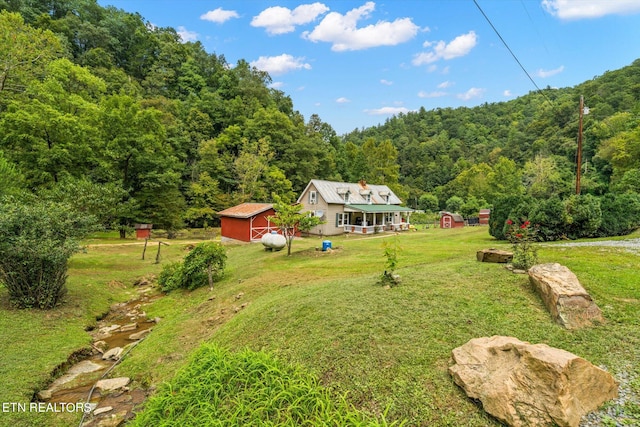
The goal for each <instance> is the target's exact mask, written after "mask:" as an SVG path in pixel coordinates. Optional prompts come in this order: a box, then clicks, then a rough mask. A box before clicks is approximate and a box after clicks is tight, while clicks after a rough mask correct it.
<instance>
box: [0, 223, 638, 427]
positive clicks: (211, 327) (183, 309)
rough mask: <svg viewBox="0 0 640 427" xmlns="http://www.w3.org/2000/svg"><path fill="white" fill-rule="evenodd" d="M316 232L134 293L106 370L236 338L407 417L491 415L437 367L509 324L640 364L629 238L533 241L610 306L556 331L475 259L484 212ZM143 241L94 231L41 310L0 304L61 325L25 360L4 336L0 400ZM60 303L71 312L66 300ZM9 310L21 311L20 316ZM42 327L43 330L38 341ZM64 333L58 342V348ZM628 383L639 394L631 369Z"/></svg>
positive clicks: (78, 339)
mask: <svg viewBox="0 0 640 427" xmlns="http://www.w3.org/2000/svg"><path fill="white" fill-rule="evenodd" d="M638 235H639V234H638V233H636V234H635V235H633V236H630V237H637V236H638ZM387 239H397V241H398V245H399V247H400V251H399V252H398V261H399V265H398V269H397V273H399V274H400V275H401V277H402V284H401V285H400V286H397V287H394V288H391V289H385V288H383V287H382V286H380V285H378V284H377V283H378V280H379V277H380V275H381V274H382V272H383V271H384V264H385V262H386V258H385V256H384V247H383V242H384V241H385V240H387ZM322 240H323V239H318V238H308V239H302V240H296V241H295V242H294V245H293V253H292V256H291V257H287V256H286V253H285V252H274V253H272V252H265V251H264V250H262V246H261V245H259V244H257V245H231V246H228V268H227V274H226V276H225V278H224V279H223V280H222V281H221V282H219V283H216V285H215V287H214V290H213V292H210V291H209V290H208V288H206V287H205V288H201V289H198V290H196V291H193V292H187V291H176V292H172V293H171V294H169V295H167V296H166V297H164V298H162V299H160V300H157V301H156V302H155V303H154V304H153V305H152V306H150V307H148V308H146V311H147V313H148V315H149V316H151V317H156V316H159V317H161V318H162V321H161V322H160V323H159V324H158V325H157V326H156V327H155V328H154V331H153V333H152V334H150V335H149V336H148V337H147V339H145V340H144V341H143V342H142V343H141V344H140V345H138V346H137V347H136V349H135V351H133V352H132V353H131V354H130V355H129V356H128V357H127V358H126V359H125V361H124V362H123V363H122V364H121V365H120V366H119V367H118V368H117V369H116V371H117V372H116V373H115V374H114V375H127V376H131V377H132V378H133V379H134V386H144V387H147V386H150V385H153V386H157V385H160V384H162V383H164V382H167V381H170V380H171V379H172V378H173V377H174V375H175V374H176V372H178V371H179V370H180V369H181V368H183V367H184V366H187V364H188V361H189V360H191V359H190V355H191V354H192V353H193V352H194V351H196V349H198V348H199V347H200V345H201V344H202V343H212V344H215V345H218V346H221V347H223V348H226V349H229V350H230V351H232V352H234V353H237V352H242V351H244V350H245V349H247V348H248V349H250V350H252V351H255V352H259V351H265V352H267V353H269V354H271V355H275V356H276V357H277V358H278V359H279V360H280V361H282V362H283V363H286V364H292V365H295V366H300V367H301V369H304V370H305V371H306V372H308V373H310V374H311V375H313V376H315V377H317V378H319V379H320V383H321V384H322V385H323V386H326V387H329V388H331V389H333V390H334V392H335V393H336V395H343V394H346V400H347V401H348V402H349V403H350V404H353V405H355V407H356V408H358V409H360V410H364V411H366V412H368V413H371V414H372V415H373V416H380V415H381V414H382V413H383V412H384V411H385V410H386V409H387V408H388V412H387V419H388V420H390V421H401V420H406V421H407V425H412V426H414V425H418V426H427V425H430V426H446V425H451V426H460V425H465V426H495V425H498V423H497V422H495V421H494V420H493V419H492V418H490V417H489V416H487V415H486V414H485V413H484V412H483V411H482V410H481V409H480V408H479V407H478V406H477V405H476V404H474V403H473V402H472V401H470V400H469V399H467V398H466V396H465V395H464V393H463V392H462V391H461V390H460V389H459V388H458V387H457V386H456V385H455V384H454V383H453V381H452V380H451V378H450V377H449V375H448V373H447V368H448V366H449V365H450V363H451V361H450V357H451V350H452V349H453V348H455V347H458V346H460V345H462V344H464V343H465V342H467V341H468V340H469V339H472V338H476V337H481V336H491V335H511V336H515V337H517V338H519V339H521V340H524V341H530V342H532V343H546V344H549V345H551V346H554V347H559V348H562V349H565V350H568V351H570V352H573V353H575V354H577V355H579V356H581V357H584V358H585V359H587V360H589V361H590V362H592V363H594V364H595V365H599V366H600V365H601V366H605V367H606V368H607V369H608V370H609V371H611V372H612V373H614V374H615V373H617V372H623V371H626V372H629V373H631V374H634V375H635V376H636V378H638V377H640V319H639V316H638V315H637V313H638V312H640V285H638V281H637V273H636V272H637V269H638V266H639V265H640V257H639V256H638V255H637V254H630V253H627V252H624V251H622V250H619V249H614V248H606V249H602V248H594V247H580V248H578V247H575V248H565V247H558V246H554V245H545V246H541V247H540V248H539V261H540V262H559V263H561V264H564V265H566V266H567V267H569V268H570V269H571V270H572V271H573V272H574V273H575V274H576V275H577V276H578V278H579V280H580V282H581V284H582V285H583V286H584V287H585V288H586V289H587V290H588V291H589V292H590V294H591V295H592V297H593V298H594V300H595V302H596V303H597V304H598V305H599V307H600V308H601V309H602V310H603V312H604V315H605V317H606V319H607V322H606V323H605V324H604V325H601V326H598V327H595V328H589V329H584V330H581V331H567V330H565V329H563V328H562V327H560V326H558V325H556V324H555V323H553V322H552V320H551V318H550V316H549V314H548V312H547V310H546V308H545V307H544V306H543V304H542V301H541V300H540V298H539V297H538V296H537V295H536V293H535V292H534V290H533V289H532V288H531V286H530V285H529V282H528V278H527V276H526V275H517V274H512V273H510V272H509V271H507V270H506V269H504V268H503V267H502V266H501V265H498V264H487V263H479V262H477V261H476V260H475V253H476V251H477V250H480V249H485V248H489V247H497V248H503V249H508V248H509V246H508V244H506V243H502V242H497V241H495V240H493V239H492V238H491V237H490V236H489V235H488V233H487V230H486V228H481V227H475V228H474V227H469V228H464V229H454V230H441V229H428V230H421V231H418V232H406V233H401V234H400V235H398V236H397V237H394V236H393V235H390V236H386V237H380V236H374V237H373V238H367V239H356V238H354V237H353V236H351V237H349V238H344V237H338V238H331V240H332V241H333V247H334V248H337V249H336V250H335V251H333V252H331V253H323V252H320V251H316V250H315V248H319V247H320V246H321V242H322ZM171 243H172V246H170V247H168V248H165V247H163V249H162V251H163V254H164V257H163V262H165V261H169V260H172V259H176V257H180V256H183V255H184V253H185V252H184V250H183V249H182V248H183V247H184V245H183V244H180V243H178V242H171ZM154 249H155V248H154ZM165 249H166V252H165ZM141 251H142V247H141V246H133V245H126V246H104V247H95V248H94V249H91V248H90V250H89V253H88V254H79V255H77V256H76V257H74V259H73V262H72V268H71V270H70V273H71V279H70V286H69V287H70V297H71V296H74V297H73V298H71V299H70V304H69V305H67V306H64V307H62V308H60V309H57V310H54V311H53V312H51V313H40V312H29V313H15V312H13V311H8V313H9V314H10V315H11V316H13V317H12V318H11V319H10V320H7V321H5V317H4V314H5V313H7V311H6V308H3V317H2V320H0V323H1V325H0V326H1V327H2V328H3V331H4V330H9V331H10V332H9V334H10V339H9V340H8V342H12V341H13V340H16V341H17V340H18V338H20V339H23V340H24V337H28V336H33V335H34V334H35V333H36V330H37V328H38V327H42V325H44V324H47V322H46V320H44V318H45V317H46V316H53V317H55V319H53V320H52V321H51V322H49V323H48V325H49V327H50V328H58V329H61V330H67V329H68V330H69V331H70V332H69V333H68V334H66V335H65V334H63V333H61V332H60V333H59V335H58V334H55V338H52V336H51V334H42V335H44V336H42V337H40V339H41V340H43V343H44V344H43V345H49V346H51V347H56V349H55V356H53V355H50V356H47V357H44V356H38V357H35V356H33V353H35V352H39V349H38V347H39V345H40V344H36V343H35V342H33V341H29V342H30V344H25V346H26V348H25V349H24V350H23V351H22V354H23V355H22V356H20V357H27V358H28V359H27V361H26V362H22V364H20V357H19V356H17V355H16V354H15V353H16V352H15V351H14V350H13V348H12V346H8V348H7V349H6V350H4V351H3V352H1V354H0V381H2V382H3V383H6V382H7V381H8V382H9V389H10V390H13V391H12V394H11V395H10V397H11V398H10V399H9V401H12V400H23V398H21V396H26V395H28V394H29V392H30V390H31V389H32V388H33V387H34V386H35V385H34V381H33V380H32V379H29V380H27V379H19V378H17V377H18V376H19V375H17V372H20V369H29V373H30V375H31V376H33V377H38V378H40V379H42V378H46V375H47V373H48V372H49V371H50V369H51V367H52V366H55V365H56V364H57V363H59V362H58V360H61V359H64V358H65V357H66V355H68V353H69V351H72V350H73V349H75V348H77V347H76V346H77V345H78V344H80V345H83V344H86V343H87V342H88V337H87V335H86V334H84V333H83V331H82V328H83V327H84V326H86V324H87V323H88V322H90V321H91V319H92V316H95V315H96V313H101V312H102V311H104V309H105V308H106V307H108V305H109V301H108V298H109V297H110V298H111V299H112V301H120V300H124V299H126V298H127V295H128V294H127V293H128V292H130V283H131V282H132V281H133V279H134V278H135V277H139V276H141V275H143V274H146V273H148V272H152V271H156V272H157V271H158V266H157V265H155V264H153V257H155V252H154V251H153V250H152V251H151V253H152V254H153V256H152V257H150V258H148V261H144V262H143V261H140V260H139V256H140V254H141ZM147 255H148V256H149V250H148V251H147ZM85 288H86V289H85ZM240 294H242V295H240ZM0 298H3V299H4V297H3V294H2V291H0ZM74 301H75V302H74ZM243 304H246V306H244V308H242V305H243ZM76 305H77V307H76ZM73 307H76V308H75V309H74V308H73ZM74 310H75V311H74ZM70 311H71V312H74V313H75V314H74V315H73V316H69V315H68V314H69V312H70ZM69 317H72V319H69ZM37 319H40V320H37ZM20 322H26V325H25V326H24V327H18V324H19V323H20ZM37 322H40V323H37ZM69 322H71V324H68V323H69ZM14 329H21V330H20V331H14ZM48 340H53V341H54V342H53V343H50V344H46V341H48ZM63 344H64V346H65V348H64V349H62V348H57V347H62V346H63ZM40 359H43V360H44V362H41V361H40ZM14 363H18V365H15V366H16V367H17V369H16V367H14ZM36 365H37V366H36ZM5 366H7V368H5ZM9 366H11V369H9V368H8V367H9ZM5 379H6V380H5ZM35 384H36V385H37V381H35ZM632 390H633V392H634V393H636V396H637V395H639V394H640V384H639V383H638V381H636V382H634V383H633V384H632ZM5 392H6V390H5ZM2 399H3V400H5V401H6V400H7V398H6V397H5V396H2ZM630 408H631V407H630ZM631 409H633V408H631ZM6 415H7V414H0V424H2V423H3V421H4V420H6V419H10V418H6ZM9 415H11V414H9ZM25 419H26V417H25ZM11 420H12V422H11V424H12V425H16V424H15V422H13V419H11ZM47 421H49V422H55V421H56V418H55V417H50V419H48V420H47ZM34 425H35V424H34ZM40 425H55V424H42V423H40ZM60 425H62V424H60Z"/></svg>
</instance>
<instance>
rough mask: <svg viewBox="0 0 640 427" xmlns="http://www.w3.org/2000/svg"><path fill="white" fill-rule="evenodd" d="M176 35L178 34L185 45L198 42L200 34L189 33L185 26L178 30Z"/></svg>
mask: <svg viewBox="0 0 640 427" xmlns="http://www.w3.org/2000/svg"><path fill="white" fill-rule="evenodd" d="M176 33H178V35H179V36H180V38H181V39H182V42H183V43H186V42H193V41H196V40H198V33H196V32H194V31H189V30H187V29H186V28H185V27H183V26H179V27H178V28H177V29H176Z"/></svg>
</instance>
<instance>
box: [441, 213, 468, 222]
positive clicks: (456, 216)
mask: <svg viewBox="0 0 640 427" xmlns="http://www.w3.org/2000/svg"><path fill="white" fill-rule="evenodd" d="M445 215H448V216H450V217H451V218H453V220H454V221H455V222H464V218H462V215H460V214H456V213H451V212H443V213H442V216H445Z"/></svg>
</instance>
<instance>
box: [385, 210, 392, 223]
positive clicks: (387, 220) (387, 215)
mask: <svg viewBox="0 0 640 427" xmlns="http://www.w3.org/2000/svg"><path fill="white" fill-rule="evenodd" d="M393 216H394V215H393V213H390V212H387V213H385V214H384V223H385V224H393Z"/></svg>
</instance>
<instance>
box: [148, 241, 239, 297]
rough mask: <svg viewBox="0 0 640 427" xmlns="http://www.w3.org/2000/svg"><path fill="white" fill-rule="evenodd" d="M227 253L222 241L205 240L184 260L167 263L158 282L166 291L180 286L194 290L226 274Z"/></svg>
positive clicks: (211, 285)
mask: <svg viewBox="0 0 640 427" xmlns="http://www.w3.org/2000/svg"><path fill="white" fill-rule="evenodd" d="M226 262H227V253H226V250H225V248H224V246H222V245H221V244H220V243H217V242H203V243H199V244H197V245H196V246H195V248H193V250H192V251H191V252H189V254H188V255H187V256H186V257H185V258H184V261H183V262H177V263H171V264H167V265H165V266H164V267H163V268H162V272H161V273H160V276H159V278H158V283H159V284H160V286H161V287H162V290H163V291H165V292H169V291H172V290H174V289H178V288H185V289H189V290H193V289H196V288H199V287H201V286H204V285H206V284H209V287H210V288H212V287H213V282H215V281H216V280H219V279H220V278H221V277H222V276H223V274H224V267H225V265H226Z"/></svg>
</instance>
